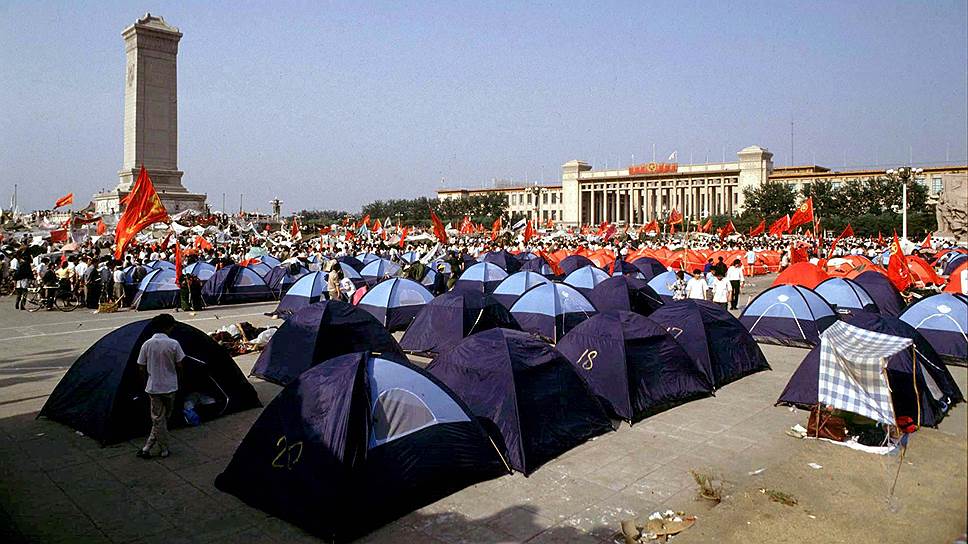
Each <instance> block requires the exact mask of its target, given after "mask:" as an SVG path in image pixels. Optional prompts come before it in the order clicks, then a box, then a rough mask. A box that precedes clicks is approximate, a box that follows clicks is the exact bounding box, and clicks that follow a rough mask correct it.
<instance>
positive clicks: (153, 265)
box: [148, 260, 175, 270]
mask: <svg viewBox="0 0 968 544" xmlns="http://www.w3.org/2000/svg"><path fill="white" fill-rule="evenodd" d="M148 269H150V270H174V269H175V265H174V264H172V263H170V262H168V261H162V260H157V261H151V262H150V263H148Z"/></svg>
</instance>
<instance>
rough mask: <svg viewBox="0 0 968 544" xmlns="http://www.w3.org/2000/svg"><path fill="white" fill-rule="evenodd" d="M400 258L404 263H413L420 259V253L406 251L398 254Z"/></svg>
mask: <svg viewBox="0 0 968 544" xmlns="http://www.w3.org/2000/svg"><path fill="white" fill-rule="evenodd" d="M400 260H401V261H403V262H405V263H408V264H409V263H414V262H417V261H419V260H420V254H419V253H417V252H416V251H408V252H406V253H404V254H403V255H400Z"/></svg>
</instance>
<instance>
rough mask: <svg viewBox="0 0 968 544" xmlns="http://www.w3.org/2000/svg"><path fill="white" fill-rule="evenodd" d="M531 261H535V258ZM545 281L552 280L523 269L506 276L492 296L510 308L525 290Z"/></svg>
mask: <svg viewBox="0 0 968 544" xmlns="http://www.w3.org/2000/svg"><path fill="white" fill-rule="evenodd" d="M529 262H533V260H532V261H529ZM543 283H551V282H550V280H548V278H546V277H544V276H543V275H541V274H539V273H537V272H531V271H528V270H522V271H520V272H515V273H514V274H511V275H510V276H508V277H506V278H504V280H503V281H501V283H499V284H498V285H497V287H495V288H494V291H493V292H492V293H491V296H493V297H494V299H495V300H497V301H498V302H500V303H501V304H503V305H504V307H505V308H510V307H511V306H512V305H513V304H514V303H515V302H516V301H517V300H518V298H519V297H520V296H521V295H523V294H524V292H525V291H527V290H528V289H531V288H532V287H534V286H536V285H541V284H543Z"/></svg>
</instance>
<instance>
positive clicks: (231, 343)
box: [209, 321, 276, 355]
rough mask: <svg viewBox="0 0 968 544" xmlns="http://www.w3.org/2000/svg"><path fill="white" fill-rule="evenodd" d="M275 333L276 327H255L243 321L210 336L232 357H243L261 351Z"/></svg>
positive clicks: (222, 328)
mask: <svg viewBox="0 0 968 544" xmlns="http://www.w3.org/2000/svg"><path fill="white" fill-rule="evenodd" d="M275 332H276V328H275V327H272V328H265V327H255V326H253V325H252V324H251V323H249V322H248V321H243V322H241V323H236V324H234V325H226V326H224V327H221V328H219V329H218V330H217V331H215V332H213V333H211V334H209V336H210V337H211V338H212V340H215V341H216V342H218V344H219V345H221V346H222V347H224V348H225V349H227V350H228V351H229V353H231V354H232V355H243V354H246V353H252V352H253V351H261V350H262V348H264V347H265V346H266V344H268V343H269V339H270V338H272V335H273V334H275Z"/></svg>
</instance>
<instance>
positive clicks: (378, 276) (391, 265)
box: [360, 254, 403, 285]
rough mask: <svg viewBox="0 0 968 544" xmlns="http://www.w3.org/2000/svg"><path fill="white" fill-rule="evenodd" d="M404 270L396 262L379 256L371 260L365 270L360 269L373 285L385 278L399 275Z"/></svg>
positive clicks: (361, 274) (365, 278)
mask: <svg viewBox="0 0 968 544" xmlns="http://www.w3.org/2000/svg"><path fill="white" fill-rule="evenodd" d="M371 255H372V254H371ZM402 270H403V268H401V266H400V265H398V264H397V263H395V262H392V261H388V260H386V259H380V258H377V259H375V260H370V261H369V262H368V263H367V265H366V266H364V267H363V270H360V276H362V277H363V279H364V280H366V282H367V283H369V284H371V285H372V284H375V283H377V282H379V281H381V280H383V279H385V278H392V277H396V276H399V275H400V273H401V271H402Z"/></svg>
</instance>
